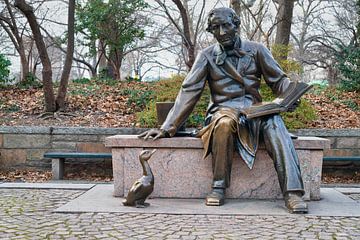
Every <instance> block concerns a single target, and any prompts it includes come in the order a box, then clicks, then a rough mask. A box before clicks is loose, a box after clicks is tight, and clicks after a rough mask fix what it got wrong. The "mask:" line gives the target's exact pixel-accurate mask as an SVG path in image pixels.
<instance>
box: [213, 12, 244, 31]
mask: <svg viewBox="0 0 360 240" xmlns="http://www.w3.org/2000/svg"><path fill="white" fill-rule="evenodd" d="M219 14H225V15H228V16H229V17H231V19H232V21H233V23H234V24H235V26H236V27H237V28H238V27H239V26H240V18H239V16H238V15H237V14H236V13H235V11H234V10H233V9H232V8H227V7H221V8H214V9H212V10H211V11H210V12H209V14H208V25H207V28H206V31H208V32H211V29H210V25H211V18H212V17H213V16H214V15H219Z"/></svg>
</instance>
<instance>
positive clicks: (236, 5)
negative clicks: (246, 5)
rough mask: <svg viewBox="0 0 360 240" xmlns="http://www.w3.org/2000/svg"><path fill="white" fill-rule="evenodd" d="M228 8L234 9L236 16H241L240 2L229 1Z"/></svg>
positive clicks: (237, 0) (235, 0) (238, 0)
mask: <svg viewBox="0 0 360 240" xmlns="http://www.w3.org/2000/svg"><path fill="white" fill-rule="evenodd" d="M230 7H231V8H232V9H234V11H235V12H236V15H238V16H239V17H240V15H241V0H230Z"/></svg>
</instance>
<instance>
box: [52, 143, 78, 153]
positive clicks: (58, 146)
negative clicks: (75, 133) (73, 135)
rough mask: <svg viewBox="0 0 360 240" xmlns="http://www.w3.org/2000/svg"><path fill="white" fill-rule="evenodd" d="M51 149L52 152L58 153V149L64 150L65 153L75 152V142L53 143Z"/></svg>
mask: <svg viewBox="0 0 360 240" xmlns="http://www.w3.org/2000/svg"><path fill="white" fill-rule="evenodd" d="M52 149H54V151H58V149H65V150H66V151H75V150H76V142H63V141H61V142H53V143H52Z"/></svg>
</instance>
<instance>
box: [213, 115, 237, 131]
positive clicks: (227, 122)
mask: <svg viewBox="0 0 360 240" xmlns="http://www.w3.org/2000/svg"><path fill="white" fill-rule="evenodd" d="M235 124H236V122H235V121H234V120H233V119H232V118H229V117H223V118H221V119H219V121H218V122H217V123H216V127H215V130H216V131H217V132H220V133H223V134H226V133H232V132H234V129H236V128H235Z"/></svg>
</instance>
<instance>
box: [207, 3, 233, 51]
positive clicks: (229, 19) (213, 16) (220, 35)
mask: <svg viewBox="0 0 360 240" xmlns="http://www.w3.org/2000/svg"><path fill="white" fill-rule="evenodd" d="M239 26H240V18H239V17H238V16H237V15H236V13H235V11H234V10H233V9H231V8H226V7H222V8H214V9H213V10H211V11H210V13H209V15H208V26H207V28H206V31H208V32H210V33H212V34H213V35H214V37H215V38H216V40H217V41H218V42H219V43H220V44H221V45H223V46H224V47H225V48H231V47H233V45H234V42H235V36H236V33H237V31H238V29H239Z"/></svg>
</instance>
